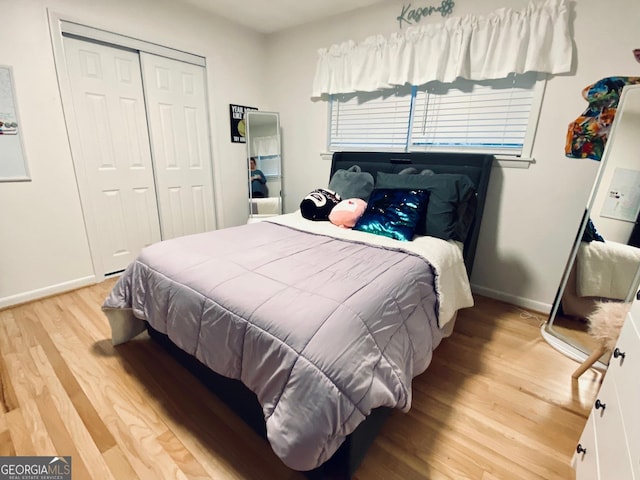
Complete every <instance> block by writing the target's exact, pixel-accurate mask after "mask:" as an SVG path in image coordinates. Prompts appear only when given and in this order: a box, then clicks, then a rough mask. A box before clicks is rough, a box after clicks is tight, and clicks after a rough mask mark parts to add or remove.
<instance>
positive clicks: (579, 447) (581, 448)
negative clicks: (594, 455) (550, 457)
mask: <svg viewBox="0 0 640 480" xmlns="http://www.w3.org/2000/svg"><path fill="white" fill-rule="evenodd" d="M576 453H587V449H586V448H584V447H583V446H582V444H581V443H579V444H578V447H577V448H576Z"/></svg>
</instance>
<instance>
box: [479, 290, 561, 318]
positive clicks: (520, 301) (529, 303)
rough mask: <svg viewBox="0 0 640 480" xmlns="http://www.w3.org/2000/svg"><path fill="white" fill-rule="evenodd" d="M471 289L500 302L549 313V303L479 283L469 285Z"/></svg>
mask: <svg viewBox="0 0 640 480" xmlns="http://www.w3.org/2000/svg"><path fill="white" fill-rule="evenodd" d="M471 291H472V292H473V293H477V294H478V295H482V296H483V297H489V298H493V299H495V300H500V301H502V302H507V303H510V304H512V305H516V306H518V307H522V308H526V309H527V310H533V311H536V312H539V313H547V314H548V313H550V312H551V305H550V304H548V303H543V302H538V301H536V300H531V299H529V298H523V297H518V296H516V295H511V294H508V293H504V292H500V291H498V290H493V289H491V288H487V287H483V286H480V285H473V284H472V285H471Z"/></svg>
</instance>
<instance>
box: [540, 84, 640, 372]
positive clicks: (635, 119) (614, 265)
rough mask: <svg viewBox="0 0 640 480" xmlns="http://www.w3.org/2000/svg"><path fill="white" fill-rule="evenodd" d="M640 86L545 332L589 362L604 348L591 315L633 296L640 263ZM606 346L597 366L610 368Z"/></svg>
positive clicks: (621, 112)
mask: <svg viewBox="0 0 640 480" xmlns="http://www.w3.org/2000/svg"><path fill="white" fill-rule="evenodd" d="M638 132H640V85H633V86H626V87H624V89H623V90H622V94H621V96H620V102H619V104H618V107H617V111H616V113H615V118H614V121H613V124H612V126H611V131H610V132H609V138H608V140H607V142H606V145H605V148H604V152H603V154H602V161H601V166H600V169H599V173H598V175H597V178H596V181H595V185H594V187H593V189H592V192H591V196H590V199H589V203H588V205H587V208H586V209H585V214H584V217H583V220H582V223H581V226H580V230H579V231H578V234H577V236H576V242H575V244H574V246H573V248H572V251H571V254H570V258H569V260H568V261H567V265H566V269H565V272H564V275H563V278H562V282H561V284H560V288H559V289H558V293H557V294H556V299H555V301H554V304H553V308H552V310H551V314H550V317H549V320H548V322H547V323H545V325H544V326H543V327H542V335H543V337H544V338H545V340H547V341H548V342H549V343H550V344H551V345H552V346H554V347H555V348H557V349H558V350H560V351H562V352H563V353H564V354H566V355H568V356H570V357H572V358H574V359H576V360H578V361H584V360H585V359H586V358H587V357H589V356H590V355H591V354H592V353H593V352H597V351H598V340H597V339H596V338H594V337H593V336H591V335H590V334H589V322H588V318H589V315H591V314H592V313H593V312H594V311H595V308H596V306H597V304H598V302H602V301H606V302H624V301H630V300H631V299H632V298H633V296H634V295H635V292H636V290H637V288H638V285H637V284H636V283H637V280H636V273H637V271H638V269H639V267H640V248H638V247H639V246H640V242H639V240H640V227H639V226H638V221H639V219H638V213H639V212H638V211H639V209H640V137H639V136H638ZM610 355H611V352H609V351H606V352H604V353H603V354H602V355H601V356H599V353H596V354H594V357H598V356H599V361H597V362H596V364H595V365H594V366H596V367H600V368H605V367H606V364H607V363H608V360H609V357H610Z"/></svg>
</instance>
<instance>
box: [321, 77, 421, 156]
mask: <svg viewBox="0 0 640 480" xmlns="http://www.w3.org/2000/svg"><path fill="white" fill-rule="evenodd" d="M411 102H412V95H411V89H410V88H404V89H400V88H399V89H392V90H389V91H386V92H384V93H381V92H376V93H360V94H357V95H336V96H334V97H333V98H332V101H331V107H330V123H331V126H330V133H329V148H330V150H332V151H338V150H363V149H364V150H400V151H404V150H405V149H406V147H407V138H408V134H409V120H410V114H411Z"/></svg>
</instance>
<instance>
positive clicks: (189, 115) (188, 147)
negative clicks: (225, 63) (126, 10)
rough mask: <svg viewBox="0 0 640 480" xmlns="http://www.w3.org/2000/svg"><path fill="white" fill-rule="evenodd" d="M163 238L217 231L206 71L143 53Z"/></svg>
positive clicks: (146, 96)
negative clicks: (207, 109) (215, 229)
mask: <svg viewBox="0 0 640 480" xmlns="http://www.w3.org/2000/svg"><path fill="white" fill-rule="evenodd" d="M140 59H141V63H142V72H143V78H144V88H145V98H146V101H147V113H148V121H149V126H150V135H151V146H152V151H153V158H154V169H155V174H156V191H157V194H158V204H159V210H160V226H161V229H162V238H163V239H165V240H166V239H169V238H173V237H178V236H181V235H187V234H192V233H200V232H205V231H209V230H213V229H214V228H215V212H214V200H213V180H212V175H211V157H210V151H211V150H210V146H209V128H208V119H207V113H206V105H207V99H206V94H205V70H204V68H203V67H200V66H197V65H192V64H189V63H185V62H180V61H177V60H172V59H169V58H165V57H160V56H157V55H152V54H148V53H143V52H141V53H140Z"/></svg>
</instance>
